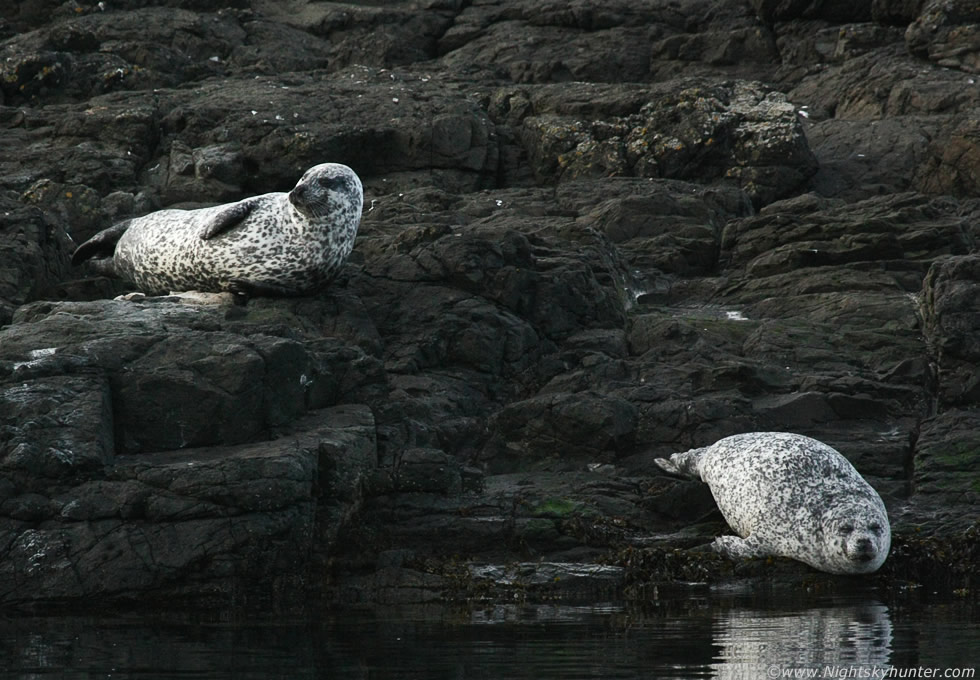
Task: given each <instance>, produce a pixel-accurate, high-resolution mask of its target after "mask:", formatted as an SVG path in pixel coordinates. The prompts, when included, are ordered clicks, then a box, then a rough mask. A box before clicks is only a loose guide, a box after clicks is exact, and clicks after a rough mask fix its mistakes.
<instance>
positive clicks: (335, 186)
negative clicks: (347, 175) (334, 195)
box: [316, 175, 346, 191]
mask: <svg viewBox="0 0 980 680" xmlns="http://www.w3.org/2000/svg"><path fill="white" fill-rule="evenodd" d="M316 183H317V186H318V187H320V188H321V189H328V190H331V191H341V190H342V189H343V188H344V185H345V184H346V181H345V180H344V178H343V177H339V176H337V175H331V176H330V177H318V178H317V180H316Z"/></svg>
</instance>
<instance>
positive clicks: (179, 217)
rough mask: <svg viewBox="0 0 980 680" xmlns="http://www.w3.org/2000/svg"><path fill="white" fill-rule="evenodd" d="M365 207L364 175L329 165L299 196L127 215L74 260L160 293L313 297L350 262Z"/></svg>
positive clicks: (313, 173) (309, 175) (311, 176)
mask: <svg viewBox="0 0 980 680" xmlns="http://www.w3.org/2000/svg"><path fill="white" fill-rule="evenodd" d="M363 203H364V194H363V189H362V187H361V180H360V179H359V178H358V176H357V175H356V174H355V173H354V171H353V170H351V169H350V168H348V167H347V166H346V165H340V164H339V163H324V164H322V165H317V166H314V167H312V168H310V169H309V170H307V171H306V173H305V174H304V175H303V177H302V178H300V180H299V182H298V183H297V184H296V186H295V188H293V190H292V191H290V192H289V193H283V192H275V193H271V194H262V195H261V196H253V197H252V198H246V199H244V200H241V201H238V202H237V203H228V204H225V205H218V206H214V207H211V208H201V209H199V210H160V211H158V212H155V213H150V214H149V215H144V216H143V217H135V218H133V219H130V220H125V221H123V222H120V223H119V224H116V225H114V226H112V227H109V228H108V229H105V230H103V231H101V232H99V233H98V234H96V235H95V236H93V237H92V238H90V239H89V240H88V241H86V242H85V243H83V244H82V245H80V246H79V247H78V249H77V250H75V253H74V255H72V259H71V261H72V264H76V265H77V264H80V263H82V262H84V261H85V260H88V259H90V258H94V259H93V260H92V263H93V265H94V267H95V269H96V270H97V271H99V272H100V273H102V274H107V275H110V276H118V277H120V278H124V279H127V280H129V281H131V282H133V283H134V284H136V286H137V287H138V288H139V289H140V290H142V291H143V292H144V293H147V294H151V295H156V294H161V293H166V292H168V291H171V290H174V291H177V290H198V291H204V292H220V291H231V292H233V293H236V294H241V295H249V296H250V295H274V296H282V295H304V294H308V293H312V292H314V291H316V290H317V289H318V288H320V287H321V286H323V285H324V284H326V283H328V282H329V281H330V280H331V279H332V278H333V277H334V275H336V273H337V271H338V270H339V269H340V267H341V265H343V263H344V261H345V260H346V259H347V256H348V255H349V254H350V252H351V249H352V248H353V247H354V237H355V236H356V235H357V226H358V223H359V222H360V220H361V208H362V206H363Z"/></svg>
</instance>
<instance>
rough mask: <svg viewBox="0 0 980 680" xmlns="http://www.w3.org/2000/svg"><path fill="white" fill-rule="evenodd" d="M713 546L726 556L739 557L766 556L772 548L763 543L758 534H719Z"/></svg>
mask: <svg viewBox="0 0 980 680" xmlns="http://www.w3.org/2000/svg"><path fill="white" fill-rule="evenodd" d="M711 548H712V549H713V550H714V551H715V552H716V553H718V554H720V555H724V556H725V557H728V558H732V559H737V558H747V557H766V556H768V555H772V554H773V552H772V550H769V549H768V548H767V547H765V546H764V545H762V543H761V542H760V541H759V539H758V537H757V536H747V537H746V538H739V537H738V536H719V537H718V538H716V539H715V540H714V541H713V542H712V543H711Z"/></svg>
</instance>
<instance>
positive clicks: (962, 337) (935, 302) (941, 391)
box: [922, 255, 980, 406]
mask: <svg viewBox="0 0 980 680" xmlns="http://www.w3.org/2000/svg"><path fill="white" fill-rule="evenodd" d="M978 290H980V258H978V257H977V256H976V255H968V256H963V257H950V258H946V259H941V260H937V261H936V262H934V263H933V265H932V266H931V267H930V268H929V273H928V274H927V276H926V279H925V281H924V282H923V287H922V298H923V299H922V303H923V310H922V311H923V317H924V321H925V331H926V333H927V338H928V340H929V345H930V348H931V350H932V356H933V358H934V360H935V361H936V363H937V364H938V371H939V375H938V380H939V384H938V396H939V398H940V399H941V401H942V403H943V404H944V405H950V406H954V405H957V406H965V405H969V404H973V403H975V402H976V401H977V399H978V398H980V373H978V372H977V370H976V368H975V366H976V361H977V358H978V356H980V342H978V337H977V335H976V332H977V328H978V325H980V316H978V300H977V292H978Z"/></svg>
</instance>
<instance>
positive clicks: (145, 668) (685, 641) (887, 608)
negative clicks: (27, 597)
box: [0, 596, 980, 680]
mask: <svg viewBox="0 0 980 680" xmlns="http://www.w3.org/2000/svg"><path fill="white" fill-rule="evenodd" d="M977 665H980V616H978V610H977V605H976V603H973V604H971V603H969V602H965V601H963V600H951V601H946V602H938V603H926V604H923V603H921V602H911V603H910V602H901V601H900V602H890V603H889V604H885V603H883V602H882V601H880V600H877V599H873V598H866V597H850V598H836V599H835V598H826V599H824V600H819V599H810V600H809V601H806V602H799V601H792V600H788V599H787V598H783V599H782V600H773V599H772V598H768V599H762V600H760V598H758V597H741V598H739V597H735V598H719V597H717V596H712V597H704V596H700V597H696V596H689V597H682V598H679V599H675V600H667V601H657V602H653V603H649V604H647V605H645V606H644V607H643V608H642V609H640V608H636V607H627V606H622V605H618V604H615V603H609V604H606V605H599V606H597V605H588V606H572V605H567V604H555V605H534V606H532V605H516V604H515V605H509V606H504V605H494V606H488V607H486V608H475V609H469V610H465V611H464V610H450V609H446V608H428V609H425V608H415V609H391V610H351V611H336V612H327V613H324V614H323V615H320V616H317V617H311V618H307V619H303V620H285V621H283V620H278V621H276V620H267V621H235V622H220V621H219V622H214V621H211V622H202V621H188V620H173V619H172V618H171V619H166V618H160V617H154V616H146V615H126V616H115V617H112V618H94V617H48V618H24V617H7V618H0V678H3V679H4V680H6V679H8V678H9V679H10V680H42V679H49V678H58V679H60V680H76V679H78V680H81V679H85V680H94V679H96V678H106V679H108V678H112V679H116V680H119V679H137V678H138V679H139V680H155V679H160V680H163V679H167V680H181V679H186V678H195V679H199V680H232V679H235V680H252V679H255V680H260V679H261V680H275V679H279V678H283V679H286V678H288V679H290V680H303V679H314V678H316V679H327V678H330V679H334V678H371V679H376V678H426V679H429V678H436V679H439V678H446V679H453V680H456V679H463V678H493V679H494V680H502V679H506V678H535V679H536V680H537V679H540V678H562V679H563V680H565V679H576V678H602V679H604V680H605V679H612V678H779V677H786V678H806V677H816V678H856V677H860V678H870V677H881V675H873V674H872V673H873V672H876V673H879V674H883V673H884V672H885V670H887V669H888V668H892V667H893V668H894V669H895V670H894V671H892V672H893V673H895V674H896V675H895V676H894V677H909V673H912V672H913V671H911V670H910V669H917V668H920V667H922V668H929V669H932V668H936V669H939V670H938V671H935V675H934V676H932V677H940V678H943V677H974V678H976V677H978V674H977V671H976V670H973V669H975V667H976V666H977ZM876 669H877V670H876ZM964 669H970V670H964ZM971 670H972V673H973V675H972V676H971V675H970V674H969V673H970V672H971ZM914 672H916V673H918V676H917V677H927V676H926V675H923V672H924V671H914ZM903 673H904V675H903ZM912 677H916V676H912Z"/></svg>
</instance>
